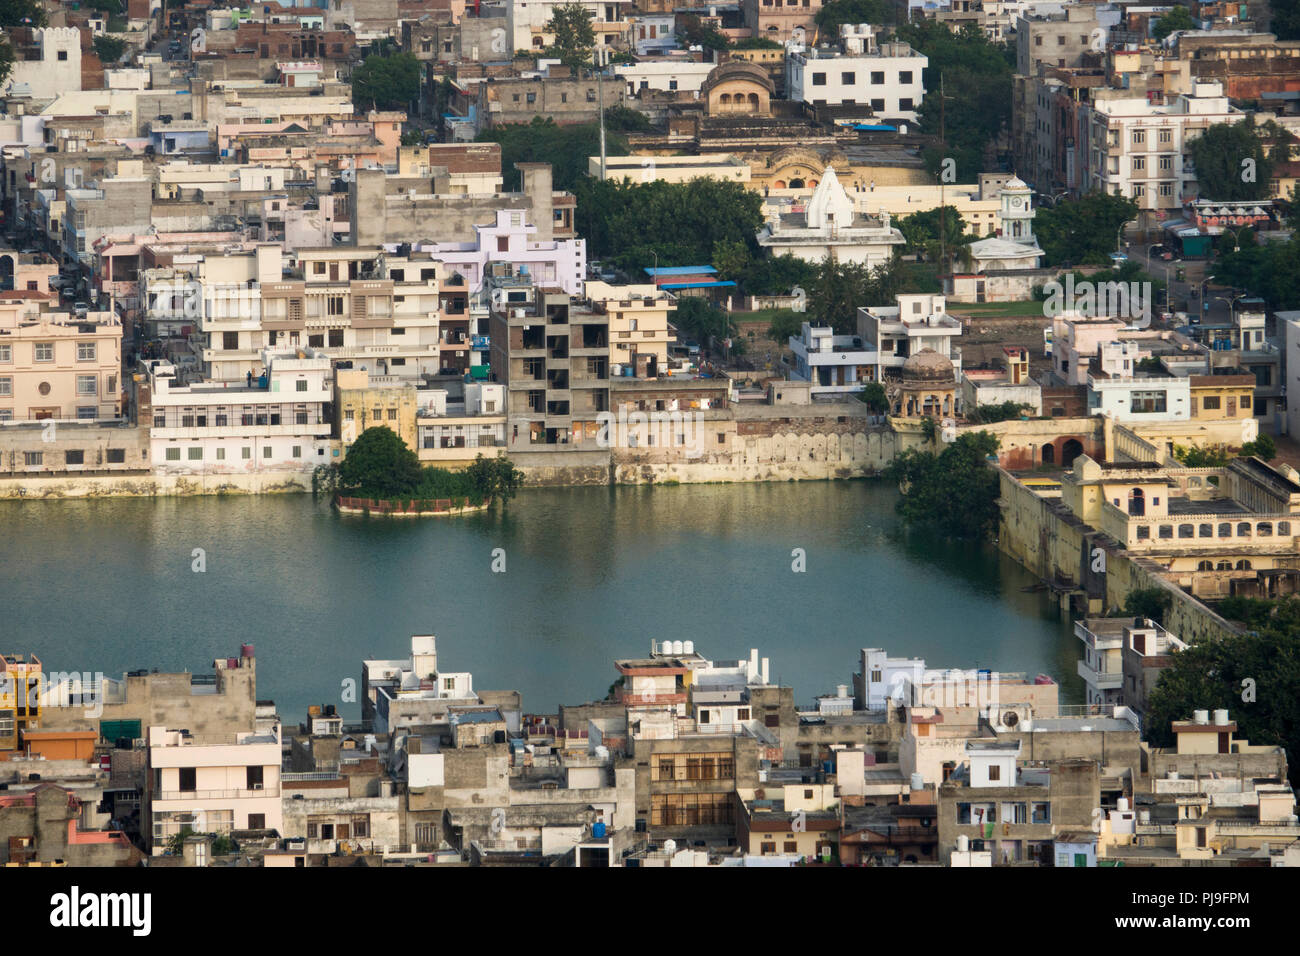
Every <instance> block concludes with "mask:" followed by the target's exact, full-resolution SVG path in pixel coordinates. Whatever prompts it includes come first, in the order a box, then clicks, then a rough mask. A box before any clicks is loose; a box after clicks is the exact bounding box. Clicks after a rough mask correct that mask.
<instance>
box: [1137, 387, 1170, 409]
mask: <svg viewBox="0 0 1300 956" xmlns="http://www.w3.org/2000/svg"><path fill="white" fill-rule="evenodd" d="M1166 409H1167V400H1166V397H1165V392H1164V391H1163V390H1160V391H1145V392H1134V393H1133V396H1132V399H1131V400H1130V404H1129V410H1130V411H1131V412H1133V413H1134V414H1147V415H1150V414H1160V413H1162V412H1164V411H1166Z"/></svg>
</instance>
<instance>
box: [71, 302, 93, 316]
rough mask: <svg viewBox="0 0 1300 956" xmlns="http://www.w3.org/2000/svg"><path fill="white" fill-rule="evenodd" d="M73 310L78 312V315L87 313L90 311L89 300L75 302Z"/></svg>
mask: <svg viewBox="0 0 1300 956" xmlns="http://www.w3.org/2000/svg"><path fill="white" fill-rule="evenodd" d="M72 311H73V312H75V313H77V315H86V314H88V313H89V312H90V303H89V302H77V303H74V304H73V306H72Z"/></svg>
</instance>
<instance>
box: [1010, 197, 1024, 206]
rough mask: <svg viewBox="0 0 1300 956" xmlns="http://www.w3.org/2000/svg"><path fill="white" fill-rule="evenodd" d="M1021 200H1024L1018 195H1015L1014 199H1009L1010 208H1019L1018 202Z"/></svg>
mask: <svg viewBox="0 0 1300 956" xmlns="http://www.w3.org/2000/svg"><path fill="white" fill-rule="evenodd" d="M1022 202H1024V200H1022V199H1021V198H1020V197H1019V196H1016V197H1015V198H1014V199H1012V200H1011V208H1012V209H1019V208H1020V204H1021V203H1022Z"/></svg>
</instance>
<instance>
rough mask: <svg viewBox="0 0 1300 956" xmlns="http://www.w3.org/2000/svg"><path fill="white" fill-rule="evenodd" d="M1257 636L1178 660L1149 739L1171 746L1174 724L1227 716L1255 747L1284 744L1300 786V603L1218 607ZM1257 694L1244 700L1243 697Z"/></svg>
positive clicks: (1158, 696) (1152, 705) (1168, 674)
mask: <svg viewBox="0 0 1300 956" xmlns="http://www.w3.org/2000/svg"><path fill="white" fill-rule="evenodd" d="M1219 612H1220V614H1222V615H1223V616H1224V617H1226V618H1228V619H1229V620H1240V621H1241V622H1242V623H1243V624H1245V626H1246V627H1249V628H1251V629H1252V633H1249V634H1243V635H1240V636H1231V637H1225V638H1220V639H1218V640H1207V641H1201V642H1200V643H1198V644H1194V645H1192V646H1191V647H1189V648H1187V649H1186V650H1184V651H1181V652H1179V653H1178V654H1175V655H1174V657H1173V661H1172V663H1171V665H1170V667H1169V668H1168V669H1167V670H1165V671H1164V672H1163V673H1162V674H1161V675H1160V679H1159V681H1158V682H1157V683H1156V686H1155V689H1154V691H1153V692H1152V694H1151V699H1150V702H1149V706H1148V709H1147V719H1146V720H1145V721H1144V724H1145V726H1146V728H1147V735H1148V740H1149V741H1150V742H1151V743H1152V744H1154V745H1156V746H1161V747H1168V746H1172V745H1173V743H1174V739H1173V732H1172V730H1171V729H1170V725H1171V723H1172V722H1173V721H1175V720H1188V719H1190V718H1191V716H1192V712H1193V711H1194V710H1201V709H1210V710H1217V709H1219V708H1223V709H1226V710H1227V711H1229V714H1230V716H1231V717H1232V718H1233V719H1234V720H1235V721H1236V723H1237V734H1238V736H1239V737H1240V738H1242V739H1246V740H1249V741H1250V742H1251V743H1252V744H1275V745H1276V744H1280V745H1282V746H1283V747H1284V748H1285V749H1286V751H1287V754H1288V757H1289V758H1290V759H1289V760H1288V764H1289V767H1290V771H1289V772H1290V776H1291V780H1292V783H1293V784H1296V783H1300V761H1297V760H1296V759H1295V755H1296V754H1297V753H1300V597H1295V596H1291V597H1287V598H1283V599H1281V600H1278V601H1264V600H1257V599H1243V598H1235V599H1233V598H1230V599H1228V600H1225V601H1223V602H1222V603H1221V604H1220V605H1219ZM1247 687H1249V688H1252V689H1253V690H1254V693H1253V694H1251V695H1249V697H1250V699H1249V700H1244V699H1243V697H1244V694H1243V690H1244V689H1245V688H1247Z"/></svg>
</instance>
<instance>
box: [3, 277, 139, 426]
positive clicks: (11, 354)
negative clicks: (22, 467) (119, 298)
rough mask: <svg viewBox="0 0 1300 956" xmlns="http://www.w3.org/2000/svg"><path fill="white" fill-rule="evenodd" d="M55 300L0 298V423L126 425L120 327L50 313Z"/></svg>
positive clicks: (109, 318)
mask: <svg viewBox="0 0 1300 956" xmlns="http://www.w3.org/2000/svg"><path fill="white" fill-rule="evenodd" d="M49 298H50V294H49V293H40V292H3V293H0V422H7V421H37V420H41V419H56V420H72V421H76V420H81V421H94V420H104V419H115V418H121V417H122V404H123V403H122V393H121V388H120V385H119V382H120V378H119V376H120V373H121V368H122V323H121V322H120V321H119V320H118V318H117V317H116V316H115V315H113V313H111V312H91V313H88V314H86V315H82V316H77V315H75V314H73V313H70V312H50V311H47V308H48V304H49V302H48V300H49Z"/></svg>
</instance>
